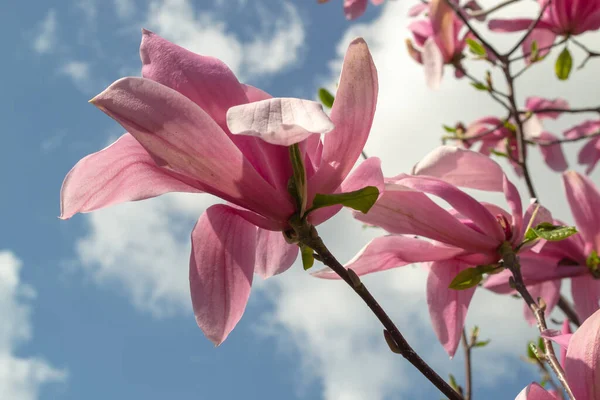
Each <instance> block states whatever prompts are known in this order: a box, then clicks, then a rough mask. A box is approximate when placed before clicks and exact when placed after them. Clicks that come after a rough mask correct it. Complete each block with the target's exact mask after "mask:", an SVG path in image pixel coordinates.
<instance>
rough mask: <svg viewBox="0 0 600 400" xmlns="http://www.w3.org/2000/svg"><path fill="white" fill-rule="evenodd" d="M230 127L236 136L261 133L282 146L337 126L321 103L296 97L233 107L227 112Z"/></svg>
mask: <svg viewBox="0 0 600 400" xmlns="http://www.w3.org/2000/svg"><path fill="white" fill-rule="evenodd" d="M227 126H228V127H229V130H230V131H231V133H233V134H234V135H248V136H257V137H259V138H261V139H262V140H264V141H265V142H268V143H271V144H276V145H280V146H291V145H292V144H295V143H298V142H301V141H303V140H304V139H306V138H307V137H309V136H310V135H313V134H322V133H327V132H330V131H331V130H332V129H333V123H332V122H331V120H330V119H329V117H328V116H327V114H325V112H324V111H323V106H322V105H321V104H320V103H317V102H316V101H310V100H301V99H293V98H273V99H268V100H262V101H257V102H254V103H248V104H242V105H239V106H235V107H232V108H230V109H229V111H227Z"/></svg>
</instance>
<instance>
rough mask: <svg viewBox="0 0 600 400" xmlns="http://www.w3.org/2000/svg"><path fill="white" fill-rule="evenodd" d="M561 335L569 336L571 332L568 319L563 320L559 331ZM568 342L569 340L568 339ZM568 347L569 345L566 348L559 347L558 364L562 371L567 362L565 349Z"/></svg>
mask: <svg viewBox="0 0 600 400" xmlns="http://www.w3.org/2000/svg"><path fill="white" fill-rule="evenodd" d="M560 332H561V334H563V335H570V334H571V333H572V331H571V323H570V321H569V320H568V319H565V320H564V321H563V324H562V328H561V330H560ZM569 340H570V339H569ZM568 347H569V343H567V345H566V346H560V364H561V365H562V367H563V369H564V367H565V362H566V361H567V348H568Z"/></svg>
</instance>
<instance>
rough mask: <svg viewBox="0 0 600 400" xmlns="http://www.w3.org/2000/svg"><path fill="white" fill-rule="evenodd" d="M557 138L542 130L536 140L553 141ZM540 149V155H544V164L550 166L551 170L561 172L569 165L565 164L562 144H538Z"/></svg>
mask: <svg viewBox="0 0 600 400" xmlns="http://www.w3.org/2000/svg"><path fill="white" fill-rule="evenodd" d="M557 139H558V138H557V137H556V136H554V135H553V134H551V133H548V132H542V133H541V134H540V135H539V136H538V137H537V138H536V141H537V142H542V143H543V142H553V141H555V140H557ZM539 147H540V151H541V152H542V157H544V162H545V163H546V165H548V166H549V167H550V169H552V170H553V171H556V172H562V171H564V170H565V169H567V168H568V167H569V166H568V165H567V160H566V158H565V154H564V153H563V151H562V146H561V145H560V143H556V144H552V145H549V146H547V145H540V146H539Z"/></svg>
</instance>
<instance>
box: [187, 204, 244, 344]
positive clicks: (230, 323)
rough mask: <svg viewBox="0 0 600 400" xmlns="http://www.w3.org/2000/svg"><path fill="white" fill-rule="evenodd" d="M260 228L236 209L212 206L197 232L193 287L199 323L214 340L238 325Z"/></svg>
mask: <svg viewBox="0 0 600 400" xmlns="http://www.w3.org/2000/svg"><path fill="white" fill-rule="evenodd" d="M255 251H256V227H254V226H253V225H252V224H250V223H248V222H246V220H244V219H243V218H241V217H240V216H238V215H237V213H236V210H235V209H233V208H231V207H228V206H226V205H222V204H218V205H214V206H211V207H209V208H208V209H207V210H206V211H205V212H204V213H203V214H202V215H201V216H200V219H199V220H198V223H197V224H196V226H195V227H194V230H193V231H192V255H191V258H190V290H191V295H192V304H193V306H194V315H195V316H196V322H197V323H198V326H199V327H200V329H202V332H204V335H206V337H207V338H208V339H210V340H211V341H212V342H213V343H214V344H215V345H217V346H218V345H219V344H221V343H222V342H223V341H224V340H225V339H226V338H227V336H228V335H229V333H230V332H231V331H232V330H233V328H234V327H235V326H236V324H237V323H238V321H239V320H240V318H241V317H242V314H243V313H244V310H245V309H246V304H247V303H248V298H249V297H250V288H251V286H252V275H253V271H254V253H255Z"/></svg>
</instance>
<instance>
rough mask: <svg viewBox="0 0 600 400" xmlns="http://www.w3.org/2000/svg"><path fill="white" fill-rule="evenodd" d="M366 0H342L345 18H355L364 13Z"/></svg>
mask: <svg viewBox="0 0 600 400" xmlns="http://www.w3.org/2000/svg"><path fill="white" fill-rule="evenodd" d="M366 9H367V0H344V14H345V15H346V19H356V18H358V17H360V16H361V15H363V14H364V13H365V10H366Z"/></svg>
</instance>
